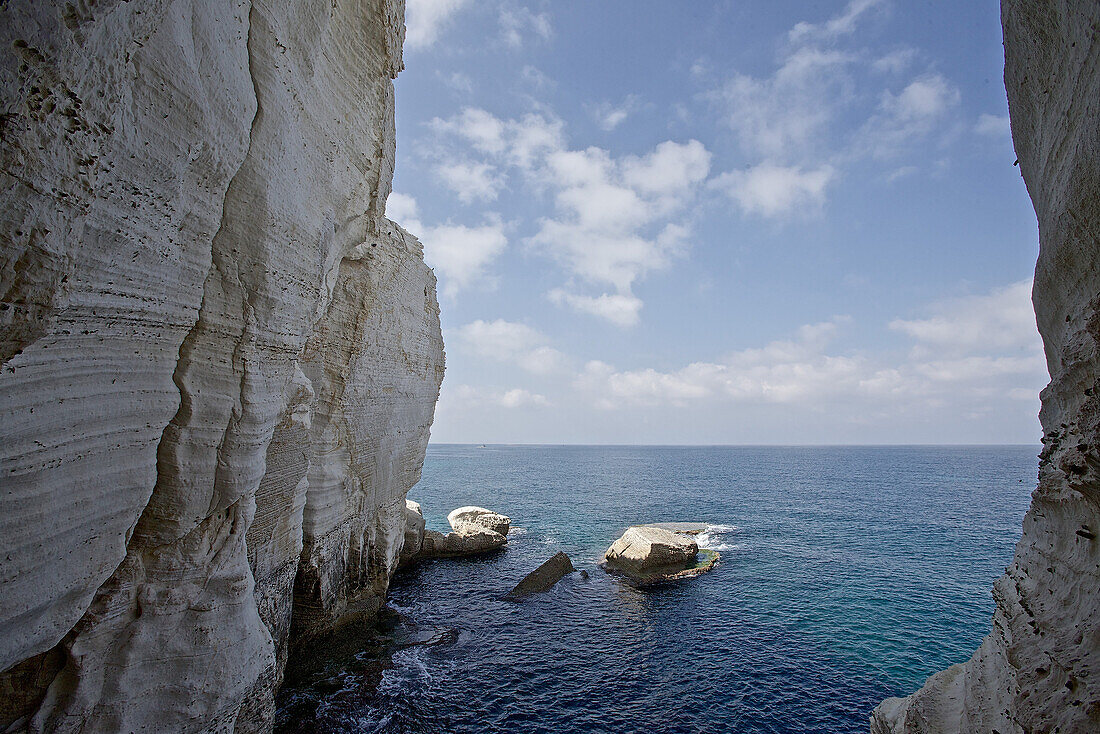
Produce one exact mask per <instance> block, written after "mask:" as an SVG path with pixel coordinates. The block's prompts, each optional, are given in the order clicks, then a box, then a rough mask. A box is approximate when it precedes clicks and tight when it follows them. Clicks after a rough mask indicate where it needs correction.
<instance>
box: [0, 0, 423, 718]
mask: <svg viewBox="0 0 1100 734" xmlns="http://www.w3.org/2000/svg"><path fill="white" fill-rule="evenodd" d="M403 12H404V4H403V2H401V0H302V1H301V2H294V3H286V2H276V1H275V0H253V1H252V2H243V1H242V0H225V1H224V2H216V3H211V2H199V1H198V0H130V1H129V2H121V1H120V0H106V1H103V0H101V1H100V2H98V3H87V2H78V3H68V2H62V1H61V0H11V1H10V2H7V3H4V4H3V6H2V7H0V49H4V51H3V53H0V90H2V93H3V97H2V104H3V110H2V111H0V184H2V186H3V191H4V194H3V196H2V197H0V363H2V370H0V477H2V480H0V481H2V482H3V493H2V500H0V501H2V503H3V504H2V508H0V509H2V511H0V558H4V559H5V561H4V564H3V570H2V572H0V671H3V672H2V673H0V699H2V701H3V703H2V704H0V728H4V727H6V726H8V725H9V724H13V725H15V726H17V727H25V728H28V729H29V730H31V731H57V732H67V731H77V730H79V731H140V730H149V731H181V732H187V731H206V730H210V731H231V730H236V731H241V732H244V731H260V730H263V729H265V728H268V727H269V725H270V717H271V715H272V712H273V704H272V691H273V690H274V688H275V687H276V686H277V685H278V683H279V681H280V678H281V674H282V668H283V666H284V664H285V662H286V659H287V655H288V654H289V651H290V650H291V649H292V647H293V640H294V639H305V638H308V637H310V636H312V635H314V634H319V633H322V632H324V631H326V630H328V629H330V628H332V627H333V626H335V625H337V624H339V623H341V622H342V621H344V620H346V619H348V618H354V617H356V616H359V615H362V614H369V613H371V612H372V611H373V609H375V608H376V607H377V605H378V603H379V600H380V599H381V596H382V594H383V593H384V592H385V588H386V585H387V583H388V580H389V576H390V574H391V573H392V571H393V569H394V567H395V566H396V563H397V559H398V557H399V554H400V550H401V547H402V545H403V541H404V534H405V528H406V506H405V500H404V496H405V493H406V492H407V490H408V489H409V488H410V487H411V486H412V485H413V484H415V482H416V481H417V480H418V479H419V474H420V468H421V463H422V461H423V456H424V448H425V445H426V443H427V440H428V431H429V427H430V425H431V421H432V416H433V411H434V404H435V399H436V397H437V395H438V389H439V383H440V380H441V379H442V373H443V351H442V339H441V335H440V330H439V313H438V304H437V302H436V298H435V278H434V276H433V275H432V273H431V271H430V270H429V269H428V268H427V267H426V266H425V265H424V262H423V254H422V248H421V247H420V245H419V243H418V242H417V241H416V240H415V239H414V238H413V237H411V236H410V235H409V234H407V233H406V232H404V231H403V230H401V229H400V228H399V227H397V226H396V225H394V224H393V223H392V222H390V221H389V220H387V219H386V218H385V202H386V198H387V197H388V195H389V191H390V182H391V180H392V173H393V161H394V128H393V111H394V101H393V84H392V79H393V78H394V76H395V75H396V73H397V72H398V71H399V70H400V69H401V66H402V60H401V42H402V37H403V21H402V19H403Z"/></svg>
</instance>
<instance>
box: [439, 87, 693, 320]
mask: <svg viewBox="0 0 1100 734" xmlns="http://www.w3.org/2000/svg"><path fill="white" fill-rule="evenodd" d="M431 127H432V129H433V130H434V131H435V132H436V133H437V135H439V136H441V137H442V138H444V139H457V140H458V141H460V142H461V143H463V144H465V145H466V146H468V147H469V148H471V149H472V151H466V152H467V153H477V154H480V155H481V156H482V157H483V160H485V161H487V163H486V164H485V165H488V166H499V167H500V170H501V171H507V173H502V174H501V176H504V175H515V176H519V177H520V178H521V179H522V181H523V182H524V183H525V184H526V185H527V186H528V187H530V189H531V190H533V191H534V192H535V193H538V194H542V195H549V196H551V197H552V198H553V202H554V213H553V216H547V217H543V218H542V219H540V220H539V222H538V229H537V231H536V232H535V233H534V235H532V236H531V237H529V238H528V240H527V243H528V244H529V245H530V246H531V247H532V249H533V250H534V251H536V252H540V253H542V254H545V255H547V256H549V257H550V258H552V259H553V260H555V261H556V262H558V263H559V264H560V265H561V266H562V267H563V268H565V269H566V270H567V271H568V272H569V274H570V275H571V276H573V277H575V278H578V279H579V281H580V282H582V283H585V284H589V285H596V286H604V287H606V286H611V287H612V288H613V289H614V293H603V294H601V295H587V294H584V293H577V292H571V293H568V294H566V293H565V292H564V291H562V292H561V294H559V295H556V296H553V298H554V299H555V300H556V301H557V302H558V303H561V304H565V305H568V306H570V307H572V308H574V309H576V310H578V311H582V312H585V313H590V314H595V315H597V316H601V317H602V318H605V319H607V320H608V321H610V322H612V323H614V324H616V325H620V326H622V325H630V324H633V323H636V322H637V317H638V312H639V311H640V309H641V301H640V300H639V299H638V298H637V297H636V296H635V295H634V294H633V291H632V289H633V285H634V283H635V282H637V281H638V280H639V279H640V278H643V277H644V276H645V275H646V274H647V273H649V272H651V271H653V270H657V269H660V268H663V267H666V266H667V265H668V263H669V261H670V259H671V258H672V257H673V256H674V255H676V254H678V253H679V252H681V251H682V250H683V249H684V247H685V246H686V243H687V238H688V234H689V227H688V224H687V222H686V221H683V220H682V217H681V212H682V210H684V209H685V207H686V206H687V205H688V204H689V203H690V202H691V201H692V200H693V199H694V197H695V196H696V195H697V193H698V190H699V189H700V187H701V185H702V183H703V181H704V180H705V179H706V177H707V175H708V173H709V170H710V159H711V155H710V153H709V151H707V149H706V147H705V146H704V145H703V144H702V143H700V142H699V141H697V140H689V141H687V142H683V143H680V142H676V141H671V140H670V141H665V142H663V143H660V144H659V145H657V146H655V147H654V148H653V150H652V151H650V152H649V153H647V154H645V155H640V156H623V157H619V158H616V157H613V156H612V155H611V154H610V153H609V152H608V151H606V150H603V149H601V148H596V147H589V148H586V149H583V150H574V149H570V148H568V147H567V145H566V143H565V137H564V133H563V125H562V122H561V120H559V119H558V118H556V117H554V116H553V115H551V114H546V113H544V114H534V113H531V114H527V115H524V116H523V117H522V118H519V119H511V120H501V119H499V118H497V117H495V116H494V115H492V114H490V113H488V112H486V111H484V110H479V109H474V108H467V109H464V110H462V111H461V112H460V113H459V114H457V115H456V116H454V117H453V118H450V119H447V120H443V119H436V120H434V121H433V122H432V123H431ZM439 155H440V156H441V157H443V162H442V164H441V165H442V166H452V165H453V160H455V157H456V155H457V154H456V153H455V152H454V151H451V150H446V151H445V152H443V153H440V154H439ZM463 173H466V169H463ZM471 173H472V172H471ZM465 179H470V180H472V181H473V183H474V184H477V185H475V186H474V187H473V188H472V190H471V193H469V194H467V196H469V197H475V196H479V197H481V198H490V197H492V196H495V195H496V192H497V191H499V190H500V188H501V186H502V185H503V181H504V179H503V178H498V177H496V174H495V173H491V172H489V171H486V172H485V176H484V179H481V178H477V177H475V176H472V175H471V176H467V177H465ZM465 179H464V182H466V183H467V185H470V183H469V182H468V181H466V180H465ZM473 192H478V193H476V194H475V193H473Z"/></svg>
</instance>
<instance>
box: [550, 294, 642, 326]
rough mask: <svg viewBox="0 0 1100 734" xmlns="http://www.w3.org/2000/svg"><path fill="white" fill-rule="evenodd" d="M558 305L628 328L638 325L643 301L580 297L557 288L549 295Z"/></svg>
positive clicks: (626, 297) (615, 296)
mask: <svg viewBox="0 0 1100 734" xmlns="http://www.w3.org/2000/svg"><path fill="white" fill-rule="evenodd" d="M547 295H548V296H549V298H550V300H551V301H553V302H554V303H556V304H558V305H567V306H570V307H571V308H573V309H574V310H576V311H580V312H582V313H588V314H592V315H593V316H598V317H600V318H602V319H605V320H606V321H610V322H611V323H612V324H615V325H616V326H622V327H628V326H634V325H635V324H637V323H638V319H639V313H640V312H641V310H642V300H641V299H640V298H637V297H636V296H632V295H622V294H618V293H604V294H602V295H599V296H579V295H576V294H573V293H568V292H566V291H565V290H563V289H561V288H555V289H554V290H552V291H550V293H549V294H547Z"/></svg>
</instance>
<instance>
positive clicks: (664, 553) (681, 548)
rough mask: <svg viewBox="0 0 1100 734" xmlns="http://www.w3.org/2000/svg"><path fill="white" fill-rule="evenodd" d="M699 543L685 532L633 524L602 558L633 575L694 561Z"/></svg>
mask: <svg viewBox="0 0 1100 734" xmlns="http://www.w3.org/2000/svg"><path fill="white" fill-rule="evenodd" d="M698 553H699V546H698V545H697V544H696V543H695V541H694V540H692V539H691V538H689V537H688V536H686V535H681V534H679V533H674V532H672V531H670V530H665V529H664V528H659V527H654V526H652V525H650V526H642V525H635V526H633V527H630V528H627V529H626V532H625V533H623V534H622V535H621V536H620V537H619V538H618V539H617V540H616V541H615V542H614V543H612V544H611V547H610V548H608V549H607V552H606V553H604V556H603V558H604V561H605V562H606V563H607V565H608V566H609V567H610V568H613V569H615V570H618V571H622V572H624V573H628V574H630V575H632V576H647V575H650V574H653V573H656V572H660V571H665V570H668V569H670V568H672V567H683V566H684V565H685V564H689V563H692V562H694V561H695V556H696V554H698Z"/></svg>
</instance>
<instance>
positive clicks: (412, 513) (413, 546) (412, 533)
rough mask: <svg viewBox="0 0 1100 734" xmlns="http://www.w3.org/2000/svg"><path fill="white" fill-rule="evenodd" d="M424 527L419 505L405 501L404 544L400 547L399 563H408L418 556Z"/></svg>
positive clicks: (421, 546)
mask: <svg viewBox="0 0 1100 734" xmlns="http://www.w3.org/2000/svg"><path fill="white" fill-rule="evenodd" d="M425 526H426V523H425V521H424V513H423V511H421V509H420V503H418V502H413V501H412V500H405V542H404V543H403V544H402V546H401V558H400V562H401V563H409V562H411V561H413V560H415V559H416V557H417V556H418V555H419V554H420V550H421V548H423V547H424V532H425V530H424V528H425Z"/></svg>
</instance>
